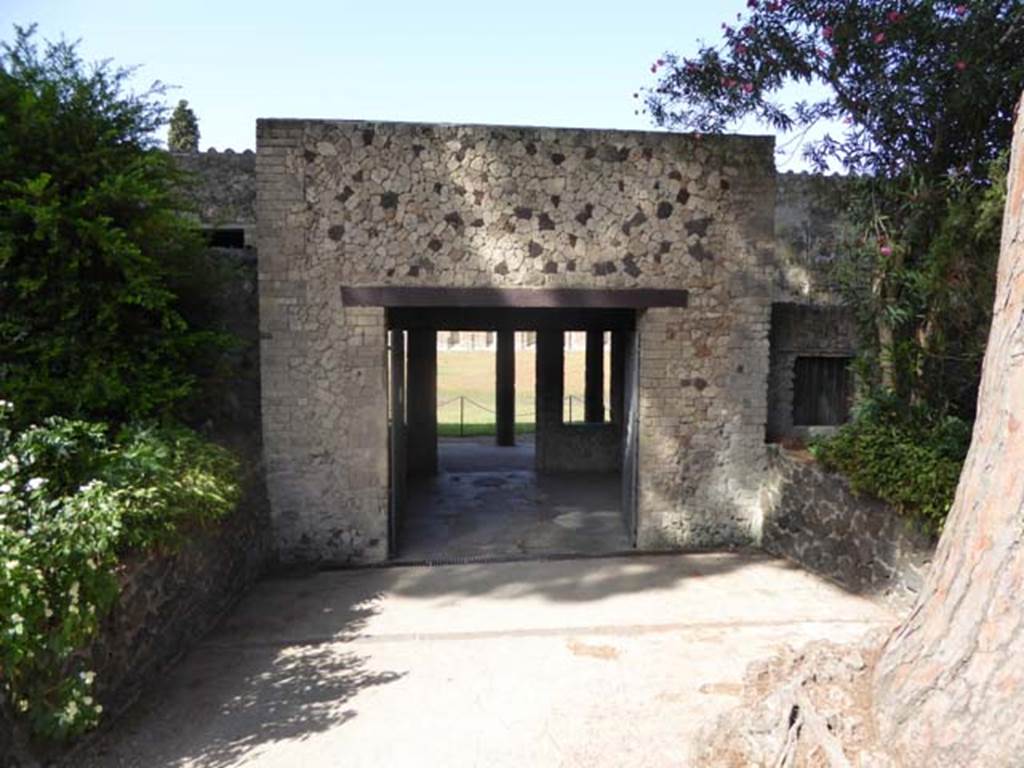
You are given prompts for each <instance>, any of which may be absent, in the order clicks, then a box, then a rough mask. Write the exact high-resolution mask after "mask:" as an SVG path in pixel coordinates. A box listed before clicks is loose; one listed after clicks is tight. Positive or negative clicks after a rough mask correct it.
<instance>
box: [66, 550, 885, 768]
mask: <svg viewBox="0 0 1024 768" xmlns="http://www.w3.org/2000/svg"><path fill="white" fill-rule="evenodd" d="M893 621H894V617H893V616H892V615H891V614H890V613H888V612H887V611H886V610H885V609H884V608H882V607H880V606H879V605H877V604H875V603H873V602H871V601H869V600H866V599H862V598H858V597H854V596H851V595H848V594H846V593H844V592H842V591H841V590H839V589H837V588H835V587H833V586H831V585H829V584H827V583H825V582H822V581H821V580H819V579H817V578H815V577H813V576H811V575H809V574H807V573H805V572H803V571H800V570H798V569H796V568H794V567H793V566H790V565H788V564H786V563H784V562H781V561H778V560H773V559H770V558H768V557H765V556H763V555H753V554H709V555H686V556H644V557H630V558H602V559H580V560H565V561H556V562H518V563H500V564H494V563H492V564H481V565H463V566H444V567H434V568H414V567H409V568H386V569H377V570H363V571H347V572H333V573H322V574H318V575H315V576H311V577H308V578H303V579H287V580H284V579H282V580H273V581H266V582H263V583H261V584H259V585H257V587H256V589H255V590H254V592H253V593H252V594H251V595H250V596H249V598H247V599H246V601H245V602H244V603H243V604H242V605H241V606H240V607H239V609H238V610H237V611H236V612H235V613H234V614H233V615H232V616H231V617H229V619H228V620H227V621H226V622H225V623H224V624H223V626H221V627H220V629H219V630H217V631H216V632H215V633H214V634H213V635H212V636H211V637H209V638H208V639H207V640H206V641H205V642H204V643H203V644H201V645H200V646H199V647H198V648H197V649H196V650H195V651H194V652H193V653H192V654H191V655H190V656H189V657H188V658H187V659H186V660H185V661H184V663H182V664H181V665H180V666H179V667H177V668H176V669H175V670H174V672H173V673H172V674H171V675H170V676H169V677H168V678H167V679H166V680H165V681H163V682H162V684H160V685H159V686H156V687H155V688H154V689H153V690H152V691H151V692H150V694H149V695H148V696H146V697H145V699H144V701H143V702H141V703H140V705H139V706H138V707H137V708H136V710H135V712H134V713H132V714H131V715H130V716H129V717H128V718H127V719H125V720H123V721H122V722H121V723H119V724H117V726H116V728H115V729H114V730H113V731H112V732H111V733H109V734H108V735H107V736H106V737H105V738H104V739H103V740H101V741H100V742H99V743H98V744H97V745H95V746H94V747H93V748H92V749H91V750H90V752H89V754H88V755H85V756H83V755H79V756H77V758H76V764H77V765H83V766H146V767H147V768H155V767H156V766H204V767H207V768H222V767H225V766H243V765H244V766H260V767H261V768H270V767H272V766H273V767H274V768H277V767H280V768H284V767H285V766H287V767H288V768H293V767H298V768H321V767H325V766H346V767H349V768H354V767H356V766H373V767H374V768H376V767H378V766H389V767H392V766H445V768H456V767H457V766H487V768H497V767H498V766H516V768H521V767H522V766H585V767H586V768H598V767H599V766H623V765H629V766H680V765H686V764H687V759H688V754H687V752H686V749H687V740H688V737H690V736H692V735H693V734H694V733H695V732H696V730H697V728H698V727H699V726H700V724H701V723H702V722H705V721H707V720H708V719H709V718H712V717H715V716H716V715H717V714H719V713H720V712H722V711H723V710H725V709H727V708H729V707H730V706H731V705H733V704H735V702H736V696H737V695H738V693H739V690H740V686H739V684H740V681H741V680H742V676H743V672H744V669H745V667H746V666H747V664H748V663H749V662H750V661H752V660H754V659H757V658H762V657H765V656H768V655H770V654H771V652H772V651H773V650H774V649H777V648H778V647H779V646H780V645H781V644H783V643H786V642H788V643H792V644H798V645H799V644H802V643H804V642H807V641H810V640H815V639H830V640H835V641H840V642H842V641H845V640H849V639H853V638H855V637H858V636H860V635H862V634H863V633H864V632H866V631H868V630H870V629H872V628H875V627H879V626H883V627H884V626H888V625H890V624H891V623H892V622H893Z"/></svg>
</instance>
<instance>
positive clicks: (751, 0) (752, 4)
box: [747, 0, 757, 8]
mask: <svg viewBox="0 0 1024 768" xmlns="http://www.w3.org/2000/svg"><path fill="white" fill-rule="evenodd" d="M747 8H757V0H747Z"/></svg>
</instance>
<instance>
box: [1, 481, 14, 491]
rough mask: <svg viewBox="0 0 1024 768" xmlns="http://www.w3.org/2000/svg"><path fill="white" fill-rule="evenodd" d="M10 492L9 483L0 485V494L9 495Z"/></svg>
mask: <svg viewBox="0 0 1024 768" xmlns="http://www.w3.org/2000/svg"><path fill="white" fill-rule="evenodd" d="M11 490H12V488H11V484H10V483H3V484H0V493H10V492H11Z"/></svg>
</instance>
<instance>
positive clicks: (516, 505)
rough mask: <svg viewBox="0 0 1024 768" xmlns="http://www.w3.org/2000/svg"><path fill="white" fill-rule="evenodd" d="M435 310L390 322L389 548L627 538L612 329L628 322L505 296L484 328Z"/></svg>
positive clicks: (522, 549)
mask: <svg viewBox="0 0 1024 768" xmlns="http://www.w3.org/2000/svg"><path fill="white" fill-rule="evenodd" d="M405 316H406V317H409V315H405ZM464 316H465V315H464V313H458V314H457V317H459V318H464ZM433 319H434V321H435V322H434V326H433V327H429V328H408V329H406V330H399V329H393V330H392V331H391V336H390V340H391V345H392V351H391V355H390V361H391V374H390V381H391V390H392V391H391V398H390V402H391V443H392V451H391V453H392V460H391V467H392V493H391V499H392V510H391V512H392V526H391V530H392V537H393V542H394V544H393V550H392V554H393V556H395V557H397V558H399V559H402V560H410V561H451V560H473V559H487V558H505V557H522V556H526V557H529V556H549V555H562V554H607V553H610V552H620V551H625V550H628V549H631V548H632V547H633V545H634V525H633V514H632V507H631V505H632V504H633V499H634V498H635V496H634V494H633V493H632V489H627V488H626V487H625V485H626V484H627V483H632V482H633V480H632V477H633V475H632V474H630V472H631V469H632V468H633V467H635V462H632V463H630V462H629V460H628V458H627V451H628V449H627V447H626V446H627V432H628V430H627V409H625V408H624V403H625V397H626V387H625V379H626V376H625V372H626V366H627V364H628V363H627V360H626V359H625V356H624V354H623V352H624V350H625V345H624V344H623V343H622V342H623V341H624V340H625V338H626V336H627V335H629V334H631V333H632V328H631V327H630V328H620V327H611V328H593V327H588V326H587V325H586V324H583V325H582V326H577V325H574V323H573V322H572V321H573V318H572V317H560V316H558V315H557V314H556V313H547V314H544V315H542V316H538V314H537V313H536V312H533V313H529V312H524V313H522V315H519V314H518V313H517V311H516V310H514V309H508V310H505V311H504V312H502V313H499V314H498V315H497V316H495V317H491V316H488V319H491V320H492V321H494V322H493V325H492V326H491V327H489V328H488V327H486V326H484V327H483V328H481V327H480V326H477V327H475V328H474V327H472V326H468V327H467V326H463V327H452V326H449V327H444V323H443V322H437V320H438V318H437V317H435V318H433ZM440 319H442V320H443V319H444V318H443V316H442V317H441V318H440ZM628 319H629V320H630V321H632V319H633V318H632V316H630V317H629V318H628ZM538 320H544V321H545V322H540V323H538V322H537V321H538ZM531 321H533V322H531ZM430 322H431V313H429V312H425V313H423V314H422V315H417V316H416V317H415V323H416V324H419V325H428V324H429V323H430ZM546 326H550V327H546ZM399 358H401V359H399ZM634 444H635V440H634ZM624 467H625V468H626V470H627V471H626V472H624V471H623V470H624Z"/></svg>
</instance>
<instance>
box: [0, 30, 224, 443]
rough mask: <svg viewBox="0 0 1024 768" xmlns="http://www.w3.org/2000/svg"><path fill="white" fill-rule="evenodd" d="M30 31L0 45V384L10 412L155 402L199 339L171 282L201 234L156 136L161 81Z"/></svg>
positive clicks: (119, 416)
mask: <svg viewBox="0 0 1024 768" xmlns="http://www.w3.org/2000/svg"><path fill="white" fill-rule="evenodd" d="M34 35H35V28H34V27H30V28H28V29H23V28H20V27H15V35H14V39H13V42H10V43H5V44H4V45H3V47H2V51H0V306H2V307H3V313H2V315H0V397H3V398H4V399H7V400H11V401H14V402H15V403H16V404H17V406H18V410H17V412H16V413H17V417H18V418H19V420H20V421H21V422H22V423H25V422H26V421H37V420H39V419H40V418H41V417H43V416H46V415H50V414H60V415H64V416H69V417H86V418H99V419H105V420H111V419H112V420H115V421H121V420H124V419H127V418H132V417H139V416H148V415H156V414H160V413H162V412H165V411H167V410H168V409H169V408H170V407H171V406H173V405H174V404H175V403H176V402H179V401H181V400H182V398H184V397H186V396H187V395H188V394H189V392H190V391H191V389H192V387H193V384H194V377H193V376H192V375H191V374H190V373H189V369H188V361H189V359H190V358H191V357H192V356H193V355H195V354H196V353H198V352H199V351H200V350H201V349H204V348H208V347H207V345H208V344H209V343H210V342H211V341H212V340H213V337H212V336H211V334H208V333H205V332H202V331H197V330H194V329H191V328H189V326H188V324H187V323H186V322H185V320H184V319H183V318H182V316H181V314H180V312H179V310H178V300H177V298H176V296H175V291H174V285H175V281H176V280H177V279H178V278H179V276H182V275H184V274H186V273H187V272H188V271H189V265H190V263H193V262H194V260H195V259H197V258H198V257H199V255H200V254H201V252H202V241H201V238H200V237H199V234H198V232H197V231H196V230H195V228H194V226H193V225H192V224H191V223H190V222H189V220H188V219H187V218H186V217H185V216H184V215H183V213H182V211H183V210H185V209H186V208H187V206H186V203H185V201H184V199H183V198H182V197H181V196H180V195H179V193H178V191H177V190H178V189H180V188H181V185H182V184H183V183H184V180H183V178H182V177H181V174H180V173H179V171H178V170H177V169H176V167H175V165H174V162H173V160H172V158H171V156H170V155H169V154H168V153H166V152H164V151H162V150H161V149H160V148H159V147H158V144H157V141H156V140H155V138H154V133H155V131H156V130H157V129H158V128H160V127H161V126H162V125H163V124H164V122H165V108H164V106H163V105H162V103H161V102H160V101H159V97H160V96H161V95H162V93H163V90H162V88H161V86H160V85H159V84H157V85H155V86H154V87H153V88H152V89H150V90H149V91H146V92H145V93H142V94H135V93H131V92H129V91H128V89H127V79H128V77H129V76H130V74H131V72H130V70H126V69H115V68H112V67H111V66H110V65H109V64H107V63H99V64H95V65H91V66H87V65H86V64H85V63H83V61H82V60H81V58H80V57H79V55H78V53H77V51H76V46H75V44H71V43H67V42H64V41H61V42H57V43H50V42H47V43H45V45H43V46H42V49H40V47H39V46H38V45H37V44H36V42H35V39H34Z"/></svg>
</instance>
